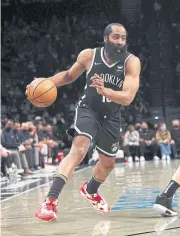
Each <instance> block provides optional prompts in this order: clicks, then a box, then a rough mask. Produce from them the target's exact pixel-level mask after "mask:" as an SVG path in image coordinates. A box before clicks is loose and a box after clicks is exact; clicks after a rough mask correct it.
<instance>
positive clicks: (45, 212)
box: [35, 136, 90, 221]
mask: <svg viewBox="0 0 180 236" xmlns="http://www.w3.org/2000/svg"><path fill="white" fill-rule="evenodd" d="M89 145H90V139H89V138H88V137H85V136H77V137H75V138H74V140H73V143H72V147H71V150H70V152H69V154H68V155H67V156H66V157H65V158H64V159H63V160H62V162H61V163H60V165H59V167H58V170H57V173H56V177H55V179H54V181H53V183H52V186H51V188H50V191H49V193H48V195H47V198H46V199H45V201H44V203H43V204H42V206H41V207H40V208H39V209H37V210H36V212H35V216H36V217H38V218H40V219H42V220H46V221H50V220H54V219H56V217H57V215H56V213H57V209H56V207H57V200H58V197H59V194H60V192H61V190H62V189H63V187H64V185H65V184H66V182H67V180H68V179H69V178H70V177H71V176H72V174H73V172H74V170H75V168H76V166H77V165H79V164H80V162H81V161H82V160H83V159H84V157H85V155H86V153H87V151H88V148H89Z"/></svg>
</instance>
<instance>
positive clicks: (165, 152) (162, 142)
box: [156, 123, 171, 160]
mask: <svg viewBox="0 0 180 236" xmlns="http://www.w3.org/2000/svg"><path fill="white" fill-rule="evenodd" d="M156 141H157V142H158V144H159V146H160V151H161V156H162V160H166V159H167V160H170V159H171V158H170V155H171V145H170V141H171V133H170V132H169V130H167V127H166V124H165V123H162V124H161V125H160V127H159V130H158V131H157V133H156Z"/></svg>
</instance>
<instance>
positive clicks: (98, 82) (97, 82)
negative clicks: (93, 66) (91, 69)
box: [90, 74, 105, 95]
mask: <svg viewBox="0 0 180 236" xmlns="http://www.w3.org/2000/svg"><path fill="white" fill-rule="evenodd" d="M91 81H92V84H91V85H90V87H93V88H96V90H97V93H99V94H101V95H104V90H105V87H104V80H103V78H101V77H100V76H99V75H98V74H94V76H92V77H91Z"/></svg>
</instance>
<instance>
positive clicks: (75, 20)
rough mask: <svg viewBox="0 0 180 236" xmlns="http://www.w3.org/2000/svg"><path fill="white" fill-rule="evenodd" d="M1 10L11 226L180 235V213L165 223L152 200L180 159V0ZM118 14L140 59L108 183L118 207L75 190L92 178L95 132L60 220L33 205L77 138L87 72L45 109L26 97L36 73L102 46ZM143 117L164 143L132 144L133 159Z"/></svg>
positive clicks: (28, 4) (12, 4)
mask: <svg viewBox="0 0 180 236" xmlns="http://www.w3.org/2000/svg"><path fill="white" fill-rule="evenodd" d="M1 14H2V16H1V25H2V31H1V42H2V49H1V54H2V56H1V129H0V131H1V143H2V145H1V181H0V184H1V200H2V212H3V218H2V232H3V235H5V236H9V235H18V236H24V235H47V234H48V233H49V234H48V235H74V236H77V235H78V236H80V235H83V236H84V235H92V236H95V235H101V236H102V235H104V236H105V235H107V232H109V229H110V224H109V222H110V221H108V220H111V221H112V225H113V226H112V230H111V232H110V234H108V235H113V236H115V235H123V236H130V235H146V234H147V233H148V234H150V235H161V233H162V232H163V235H172V236H175V235H179V233H178V230H179V228H180V226H179V224H178V222H179V219H178V221H176V220H177V219H175V220H174V221H163V222H162V221H161V222H160V223H159V222H157V217H154V213H152V209H151V208H152V206H153V203H154V200H155V197H156V195H157V194H159V193H160V189H164V187H165V186H166V185H167V183H168V182H169V180H170V179H171V176H172V174H173V173H174V172H175V170H176V169H177V166H178V165H179V160H180V125H178V120H180V0H88V1H86V0H69V1H68V0H2V5H1ZM112 22H118V23H121V24H123V25H124V26H125V27H126V28H127V31H128V50H129V51H130V52H131V53H133V54H135V55H136V56H138V57H139V58H140V60H141V64H142V70H141V78H140V88H139V91H138V93H137V95H136V97H135V99H134V101H133V102H132V104H131V105H130V106H123V107H122V109H121V111H122V112H121V129H120V137H121V141H120V149H119V152H118V156H117V162H120V164H119V163H117V165H116V168H115V170H114V172H113V173H112V175H111V176H110V178H109V179H108V180H107V182H106V183H105V187H104V188H103V190H102V191H103V194H105V196H106V197H108V199H109V201H110V203H111V206H112V208H111V210H112V214H114V215H113V217H112V218H111V217H109V218H106V220H105V219H104V218H103V217H99V216H97V215H95V213H94V212H93V213H92V212H91V210H90V209H87V212H86V215H85V213H84V210H83V209H85V208H88V207H87V206H86V203H85V202H84V201H82V199H80V197H79V195H78V194H77V192H76V191H75V190H74V189H76V190H77V189H78V188H79V185H80V183H81V181H82V179H88V178H90V176H91V167H90V166H91V165H92V166H93V165H95V164H96V163H97V161H98V155H97V153H93V147H94V146H93V145H94V143H93V142H92V143H91V147H90V149H89V151H88V154H87V155H86V158H85V160H84V161H83V162H82V163H81V164H80V165H79V166H78V167H77V169H76V173H75V176H74V179H73V180H72V181H70V184H69V185H68V186H69V187H67V189H66V190H68V191H66V193H65V194H64V195H62V201H61V202H60V207H59V208H60V209H59V210H60V212H61V210H62V212H63V217H64V218H63V220H62V221H61V226H62V227H59V225H58V224H56V223H55V224H52V225H51V224H48V225H45V224H42V223H39V221H38V222H37V221H36V220H37V219H36V218H35V217H34V210H35V208H36V207H37V205H38V204H39V203H40V202H42V200H43V198H44V195H45V194H46V193H47V191H48V187H49V184H50V183H51V182H50V181H52V180H53V174H52V172H54V171H55V170H56V168H57V164H58V162H61V160H62V159H63V157H64V156H65V155H66V154H67V153H68V152H69V148H70V147H71V142H72V140H71V139H70V138H69V137H68V136H67V134H66V129H67V128H68V127H69V126H71V125H72V123H73V119H74V113H75V106H76V103H77V101H78V99H79V98H80V96H81V94H82V92H83V89H84V85H85V75H82V76H81V77H80V78H79V79H78V80H76V81H75V82H74V83H72V84H69V85H66V86H64V87H61V88H59V89H58V97H57V99H56V101H55V102H54V103H53V104H52V105H51V106H49V107H47V108H44V109H40V108H37V107H35V106H33V105H32V104H31V103H30V102H29V101H28V100H27V97H26V95H25V90H26V86H27V85H28V84H29V83H30V82H31V81H32V80H33V79H34V77H49V76H52V75H54V74H56V73H58V72H60V71H64V70H67V69H69V68H70V67H71V65H72V64H73V63H74V62H75V60H76V57H77V55H78V54H79V52H80V51H81V50H83V49H85V48H94V47H99V46H101V45H102V41H103V31H104V28H105V27H106V26H107V25H108V24H109V23H112ZM174 119H175V120H176V121H175V122H176V123H175V124H173V123H172V121H173V120H174ZM143 121H146V122H147V123H148V126H149V130H148V132H149V131H150V130H151V131H152V132H153V140H154V142H155V143H156V145H157V147H158V149H157V152H156V153H153V152H149V151H148V152H147V153H145V159H146V162H145V159H144V160H143V158H141V157H140V155H139V156H136V154H137V153H136V151H139V150H138V148H137V149H136V151H134V150H133V151H132V154H133V160H131V159H132V157H131V156H130V157H131V158H130V159H129V157H128V156H127V153H126V150H125V147H124V146H125V145H124V137H125V134H126V133H127V132H128V126H129V125H130V124H131V125H134V126H135V128H136V130H137V131H138V132H139V133H140V135H141V132H142V130H141V128H142V127H141V124H142V122H143ZM162 122H164V123H166V124H167V129H168V131H170V132H171V139H170V140H169V145H170V148H171V154H170V156H169V158H167V159H166V158H165V159H166V160H164V161H163V155H162V153H161V152H160V148H159V146H160V145H159V143H158V140H157V136H156V134H157V133H156V132H158V129H159V127H160V124H161V123H162ZM139 145H140V141H139ZM151 151H152V150H151ZM154 161H159V162H154ZM145 163H146V164H145ZM88 165H89V166H88ZM86 169H87V170H86ZM84 170H85V171H84ZM79 172H80V173H79ZM30 191H31V192H30ZM146 194H147V196H148V201H147V199H145V198H146ZM70 195H72V196H73V198H72V199H73V200H72V199H71V200H72V201H70V200H69V199H70ZM17 199H18V200H17ZM67 199H68V200H67ZM179 199H180V198H179V196H178V195H176V196H175V200H174V205H173V207H178V206H179V204H180V202H179ZM129 202H130V204H129ZM78 203H79V204H78ZM79 206H80V207H82V208H80V207H79ZM14 209H15V210H14ZM16 209H18V210H16ZM118 211H121V212H120V213H121V214H119V215H118ZM79 213H80V214H79ZM110 216H112V215H110ZM133 217H134V218H133ZM74 219H77V222H76V221H75V220H74ZM99 220H101V222H99ZM19 222H21V225H20V224H19ZM82 222H83V223H84V229H86V230H87V231H83V229H82V228H83V227H81V225H82ZM172 222H175V223H173V224H174V225H173V227H172V228H171V229H170V228H169V224H171V223H172ZM97 223H98V224H97ZM96 224H97V225H96ZM69 225H71V226H72V227H69ZM94 225H95V227H94ZM20 226H21V227H20ZM93 227H94V231H93V233H92V234H90V232H91V231H92V228H93ZM59 228H60V229H59ZM167 228H168V230H169V231H168V232H167V231H166V232H165V230H166V229H167ZM60 230H61V233H62V234H61V233H59V231H60ZM118 230H119V231H118ZM145 231H146V232H145ZM75 232H76V233H75ZM87 232H88V233H87ZM97 232H99V234H97ZM154 232H156V233H157V234H156V233H155V234H153V233H154ZM158 232H161V233H160V234H158ZM111 233H112V234H111ZM136 233H137V234H136ZM165 233H167V234H165ZM168 233H169V234H168Z"/></svg>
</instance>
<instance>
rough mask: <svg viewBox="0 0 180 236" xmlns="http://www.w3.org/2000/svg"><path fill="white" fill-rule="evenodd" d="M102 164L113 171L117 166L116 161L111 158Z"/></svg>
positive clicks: (104, 167)
mask: <svg viewBox="0 0 180 236" xmlns="http://www.w3.org/2000/svg"><path fill="white" fill-rule="evenodd" d="M101 166H102V168H103V169H105V170H107V171H112V170H113V169H114V167H115V161H114V160H111V161H108V162H105V163H101Z"/></svg>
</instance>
